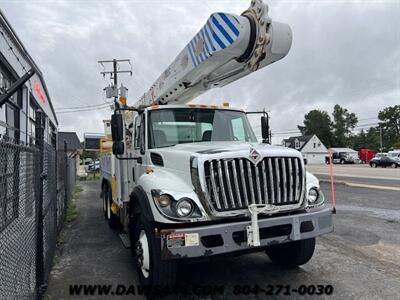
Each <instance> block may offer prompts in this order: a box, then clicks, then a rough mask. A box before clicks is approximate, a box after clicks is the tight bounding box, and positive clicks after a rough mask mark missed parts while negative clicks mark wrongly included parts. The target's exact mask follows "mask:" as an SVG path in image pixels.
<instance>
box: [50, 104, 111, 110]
mask: <svg viewBox="0 0 400 300" xmlns="http://www.w3.org/2000/svg"><path fill="white" fill-rule="evenodd" d="M105 105H110V104H109V103H99V104H92V105H82V106H71V107H59V108H57V111H60V110H67V109H80V108H91V107H100V106H105Z"/></svg>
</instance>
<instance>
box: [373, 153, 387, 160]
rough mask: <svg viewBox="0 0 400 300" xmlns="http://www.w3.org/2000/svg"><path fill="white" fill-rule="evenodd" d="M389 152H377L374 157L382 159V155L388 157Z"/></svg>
mask: <svg viewBox="0 0 400 300" xmlns="http://www.w3.org/2000/svg"><path fill="white" fill-rule="evenodd" d="M386 156H388V154H387V153H386V152H378V153H376V154H375V156H374V158H377V159H380V158H382V157H386Z"/></svg>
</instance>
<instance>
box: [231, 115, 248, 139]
mask: <svg viewBox="0 0 400 300" xmlns="http://www.w3.org/2000/svg"><path fill="white" fill-rule="evenodd" d="M232 134H233V136H234V137H235V138H237V139H238V140H239V141H245V140H246V137H245V133H244V125H243V119H242V118H236V119H232Z"/></svg>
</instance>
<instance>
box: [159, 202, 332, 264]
mask: <svg viewBox="0 0 400 300" xmlns="http://www.w3.org/2000/svg"><path fill="white" fill-rule="evenodd" d="M249 224H250V220H249V221H242V222H238V223H228V224H216V225H207V226H200V227H193V228H179V229H162V230H161V231H160V238H161V257H162V259H181V258H196V257H206V256H212V255H217V254H223V253H231V252H237V251H243V250H250V249H255V250H256V249H260V250H261V248H263V247H266V246H268V245H272V244H280V243H285V242H290V241H298V240H303V239H308V238H312V237H316V236H319V235H322V234H326V233H329V232H332V231H333V223H332V212H331V210H330V209H329V208H326V209H323V210H319V211H315V212H307V213H302V214H297V215H288V216H280V217H271V218H266V219H260V220H259V221H258V226H259V228H260V244H261V245H260V246H259V247H251V246H248V245H247V237H246V226H247V225H249Z"/></svg>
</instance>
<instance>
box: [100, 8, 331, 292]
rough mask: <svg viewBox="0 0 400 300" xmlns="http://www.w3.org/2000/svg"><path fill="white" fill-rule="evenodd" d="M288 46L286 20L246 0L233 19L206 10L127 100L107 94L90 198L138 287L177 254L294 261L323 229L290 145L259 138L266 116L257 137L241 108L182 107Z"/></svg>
mask: <svg viewBox="0 0 400 300" xmlns="http://www.w3.org/2000/svg"><path fill="white" fill-rule="evenodd" d="M291 43H292V32H291V29H290V27H289V26H288V25H286V24H283V23H277V22H273V21H272V20H271V19H270V17H269V16H268V7H267V6H266V5H265V4H264V3H263V2H262V1H261V0H253V1H252V2H251V6H250V7H249V9H248V10H246V11H244V12H243V13H242V14H241V15H234V14H228V13H214V14H212V15H211V16H210V18H209V19H208V20H207V23H206V24H205V25H204V27H203V28H201V30H200V31H199V32H198V33H197V34H196V35H195V36H194V38H193V39H192V40H191V41H190V42H189V43H188V44H187V45H186V47H185V48H184V49H183V50H182V51H181V52H180V53H179V55H178V56H177V57H176V59H175V60H174V61H173V62H172V64H171V65H170V66H169V67H168V68H167V69H166V70H165V71H164V72H163V73H162V74H161V76H160V77H159V78H158V79H157V81H156V82H155V83H154V84H153V85H152V86H151V88H150V89H149V90H148V91H147V92H146V93H145V94H144V95H143V97H141V98H140V99H139V101H138V102H137V103H136V104H135V105H134V106H128V105H126V103H125V102H124V101H121V100H120V99H119V100H117V101H115V104H114V106H115V107H114V113H113V115H112V117H111V124H110V125H111V131H112V140H111V139H110V140H108V141H107V140H106V141H104V143H103V152H107V149H110V151H109V152H110V153H107V154H104V155H102V158H101V169H102V181H101V189H102V193H101V194H102V198H103V204H104V205H103V207H104V215H105V218H106V219H107V220H108V222H109V224H110V226H111V227H113V228H115V227H120V228H124V229H125V230H126V231H127V232H128V233H129V237H130V242H131V248H132V253H133V256H134V259H135V261H136V264H137V267H138V274H139V278H140V280H141V284H145V285H170V284H174V282H175V278H176V265H177V262H178V261H184V260H189V259H192V258H205V259H207V258H209V257H211V256H215V255H222V256H223V255H227V254H230V253H238V254H240V253H247V252H251V251H264V252H266V254H267V255H268V256H269V258H270V259H271V260H272V262H273V263H277V264H280V265H284V266H286V267H294V266H298V265H302V264H304V263H306V262H307V261H308V260H310V258H311V257H312V255H313V252H314V248H315V238H316V236H319V235H322V234H325V233H329V232H331V231H332V230H333V224H332V212H331V210H330V209H329V208H324V207H323V203H324V196H323V194H322V192H321V191H320V189H319V182H318V180H317V179H316V178H315V177H314V176H313V175H311V174H309V173H308V172H306V170H305V167H304V163H303V160H302V156H301V154H300V152H298V151H296V150H293V149H289V148H284V147H275V146H271V145H270V144H269V143H268V141H269V138H268V137H269V129H268V126H269V125H268V121H267V117H266V116H261V125H262V136H263V142H262V143H259V142H257V139H256V137H255V135H254V133H253V130H252V128H251V126H250V123H249V121H248V119H247V115H246V112H245V111H243V110H241V109H236V108H231V107H229V106H228V105H225V104H224V106H222V107H217V106H212V105H195V104H188V103H189V101H191V100H192V99H193V98H195V97H197V96H199V95H201V94H202V93H204V92H206V91H207V90H208V89H211V88H214V87H221V86H224V85H226V84H229V83H230V82H233V81H235V80H237V79H239V78H241V77H244V76H246V75H248V74H250V73H252V72H254V71H256V70H258V69H261V68H263V67H265V66H267V65H269V64H272V63H273V62H276V61H278V60H280V59H282V58H283V57H284V56H285V55H286V54H287V53H288V51H289V49H290V46H291ZM104 149H105V150H104ZM111 149H112V151H111Z"/></svg>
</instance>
